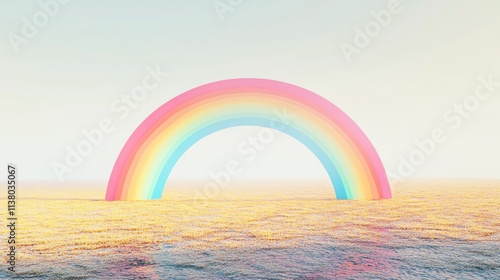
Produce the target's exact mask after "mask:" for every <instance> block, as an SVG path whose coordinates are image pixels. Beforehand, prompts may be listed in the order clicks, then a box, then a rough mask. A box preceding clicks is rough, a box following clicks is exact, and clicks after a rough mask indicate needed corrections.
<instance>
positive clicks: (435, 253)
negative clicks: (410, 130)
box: [0, 181, 500, 279]
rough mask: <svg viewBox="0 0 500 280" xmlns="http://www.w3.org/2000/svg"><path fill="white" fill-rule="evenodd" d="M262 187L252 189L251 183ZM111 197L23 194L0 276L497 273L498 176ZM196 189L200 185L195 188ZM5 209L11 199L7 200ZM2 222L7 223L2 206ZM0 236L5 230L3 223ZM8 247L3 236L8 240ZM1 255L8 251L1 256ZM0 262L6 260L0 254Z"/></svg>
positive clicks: (93, 191)
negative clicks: (362, 193)
mask: <svg viewBox="0 0 500 280" xmlns="http://www.w3.org/2000/svg"><path fill="white" fill-rule="evenodd" d="M257 186H259V187H257ZM196 187H197V185H196V184H194V185H187V184H186V186H185V188H184V187H183V186H182V185H181V184H176V185H175V186H172V187H171V188H168V186H167V188H166V193H165V194H164V198H163V199H162V200H157V201H135V202H123V201H121V202H107V201H104V200H103V197H104V193H105V184H104V185H97V186H96V185H90V184H89V185H88V186H86V185H85V184H82V185H81V186H79V187H78V188H76V189H75V188H70V187H68V188H66V189H53V188H47V187H43V188H42V187H40V186H38V187H33V188H28V187H26V188H25V189H22V188H21V190H20V191H19V193H20V194H19V196H20V197H19V198H18V232H17V234H18V239H17V243H18V244H17V247H16V248H17V254H18V262H17V265H16V268H17V271H18V272H17V274H9V273H7V272H8V271H6V269H5V267H4V269H2V272H0V275H1V276H2V277H3V278H8V277H14V276H16V277H19V278H25V277H26V278H28V277H34V278H47V279H48V278H51V277H52V278H54V279H59V278H70V277H80V279H102V278H104V279H120V278H124V279H140V278H144V279H166V278H177V279H200V278H206V279H236V278H239V279H241V278H246V279H290V278H292V279H332V278H333V279H337V278H338V279H358V278H364V279H366V278H370V277H372V278H388V279H398V278H406V279H408V278H410V279H411V278H422V277H424V278H425V277H431V278H446V277H452V278H462V279H463V278H467V279H475V278H477V279H480V278H486V279H488V278H489V279H492V278H494V277H493V276H498V275H500V264H499V263H500V256H499V255H500V253H499V252H500V234H499V231H500V220H499V217H500V182H486V181H485V182H471V181H463V182H458V181H457V182H424V181H422V182H412V183H405V184H400V185H397V186H395V187H393V196H394V198H393V199H390V200H383V201H339V200H335V197H334V193H333V190H332V189H331V186H329V185H328V184H323V183H297V182H295V183H293V184H292V183H280V184H277V183H276V184H273V185H272V186H269V187H263V185H261V184H255V185H254V186H253V187H249V186H247V187H245V188H243V187H241V186H240V187H235V188H231V187H228V188H226V189H223V190H221V191H220V192H219V193H215V194H212V195H211V196H210V197H209V198H207V199H193V197H194V195H193V193H194V189H195V188H196ZM201 189H202V188H201ZM2 201H3V202H2V205H6V203H4V202H5V197H3V198H2ZM1 213H2V216H1V217H2V219H3V220H4V221H6V218H7V217H6V215H5V211H2V212H1ZM1 233H2V239H3V240H6V236H7V230H2V231H1ZM4 244H5V246H6V245H7V244H6V242H5V243H4ZM5 260H6V258H5ZM3 263H4V266H5V262H3Z"/></svg>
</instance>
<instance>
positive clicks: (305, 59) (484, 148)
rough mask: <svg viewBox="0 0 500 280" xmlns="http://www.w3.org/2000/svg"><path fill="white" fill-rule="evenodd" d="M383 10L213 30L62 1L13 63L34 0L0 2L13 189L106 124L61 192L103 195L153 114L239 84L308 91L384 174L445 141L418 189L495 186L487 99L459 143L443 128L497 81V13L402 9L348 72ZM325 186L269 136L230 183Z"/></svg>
mask: <svg viewBox="0 0 500 280" xmlns="http://www.w3.org/2000/svg"><path fill="white" fill-rule="evenodd" d="M388 2H389V1H305V0H304V1H297V0H286V1H285V0H281V1H263V0H256V1H242V2H241V3H240V4H238V5H236V6H234V7H233V9H232V10H231V11H229V12H226V13H224V15H223V16H224V17H223V19H222V20H221V18H220V17H219V16H218V14H217V11H216V10H215V8H214V1H201V0H199V1H161V2H159V1H142V2H141V4H140V5H138V4H137V2H135V1H106V2H102V1H78V0H75V1H69V3H68V4H65V5H61V7H60V11H59V13H58V14H57V15H55V16H54V17H51V18H50V21H49V22H48V24H47V25H46V26H45V27H43V28H40V30H39V32H38V33H37V34H36V36H35V37H34V38H31V39H29V42H28V43H27V44H23V45H21V46H20V48H19V52H18V53H16V52H15V51H14V49H13V48H12V45H11V43H10V42H9V39H8V34H9V33H11V32H13V33H16V34H20V33H21V28H22V26H23V21H22V18H23V17H26V18H28V19H31V17H32V16H33V14H34V13H36V12H37V11H39V10H40V6H39V5H38V1H22V2H18V1H5V0H2V1H0V34H2V37H1V38H2V39H1V40H0V104H1V105H2V109H1V110H0V131H1V135H2V137H0V152H1V160H0V165H5V164H6V163H7V162H13V163H16V164H17V165H18V166H19V169H20V174H22V178H23V179H24V180H49V181H55V180H57V178H56V175H55V174H54V171H53V169H52V164H53V163H54V162H60V163H64V161H65V156H66V146H70V147H75V146H76V145H77V143H79V141H81V140H84V139H85V137H84V136H83V135H82V132H81V131H82V130H83V129H89V130H90V129H93V128H96V127H98V124H99V122H100V120H102V119H103V118H109V119H111V120H112V121H113V123H114V125H115V129H114V131H113V132H112V133H109V134H107V135H106V136H105V138H104V140H103V142H102V144H100V145H99V146H98V147H96V148H95V149H94V150H93V151H92V153H91V154H90V155H89V156H87V157H86V158H85V159H84V160H83V162H82V163H81V164H80V165H79V166H78V167H76V168H73V171H72V172H71V173H67V174H65V175H64V180H97V181H106V180H107V179H108V177H109V174H110V172H111V169H112V167H113V164H114V162H115V160H116V158H117V156H118V154H119V151H120V149H121V148H122V146H123V145H124V143H125V141H126V140H127V139H128V137H129V136H130V135H131V134H132V132H133V131H134V129H135V128H136V127H137V126H138V125H139V124H140V123H141V122H142V121H143V120H144V119H145V118H146V117H147V116H148V115H149V114H150V113H152V112H153V111H154V110H155V109H156V108H158V107H159V106H161V105H162V104H164V103H165V102H166V101H168V100H169V99H171V98H172V97H174V96H176V95H178V94H181V93H183V92H185V91H187V90H189V89H191V88H193V87H196V86H199V85H202V84H205V83H209V82H212V81H216V80H224V79H230V78H240V77H254V78H267V79H274V80H279V81H283V82H287V83H292V84H295V85H298V86H301V87H304V88H306V89H309V90H311V91H313V92H315V93H317V94H319V95H321V96H323V97H325V98H327V99H328V100H330V101H331V102H332V103H334V104H336V105H337V106H338V107H340V108H341V109H342V110H344V112H346V113H347V114H348V115H349V116H350V117H351V118H353V119H354V120H355V121H356V123H358V125H359V126H360V127H361V128H362V129H363V130H364V131H365V133H366V134H367V136H368V137H369V138H370V140H371V141H372V142H373V144H374V146H375V147H376V149H377V150H378V152H379V154H380V156H381V158H382V161H383V163H384V164H385V166H386V168H387V170H388V171H390V172H393V173H397V168H398V166H399V164H400V159H399V156H404V157H408V154H409V153H410V152H411V151H413V150H415V149H416V146H415V144H414V141H415V140H416V139H423V138H428V137H429V136H430V135H431V133H432V131H433V130H434V129H435V128H438V127H442V128H443V129H444V130H445V131H446V133H447V136H448V140H447V141H446V143H444V144H442V145H440V146H439V147H437V149H436V152H435V153H434V154H433V155H432V156H431V157H429V158H427V159H426V162H425V164H423V165H422V166H420V167H418V168H416V170H415V172H414V173H413V174H412V175H411V177H416V178H476V179H482V178H490V179H495V178H496V179H498V178H500V172H499V166H500V129H498V127H500V111H499V110H498V108H499V106H500V88H497V92H496V93H494V94H493V95H492V96H491V98H489V99H488V100H487V101H484V102H481V104H480V107H479V109H478V110H477V111H475V112H473V113H472V114H471V117H470V118H469V119H467V120H466V121H464V123H463V124H462V125H461V126H460V127H459V128H457V129H456V130H454V129H451V128H450V124H449V123H446V122H445V121H444V120H443V113H444V112H446V111H447V110H448V109H450V108H451V109H452V108H453V105H454V104H455V103H461V102H462V101H463V100H464V98H465V97H467V96H468V95H471V94H473V92H474V89H475V87H476V86H477V85H478V77H480V76H484V77H488V75H492V77H493V79H494V80H495V81H500V69H499V65H500V52H499V51H498V50H499V49H500V33H499V32H498V27H499V26H500V17H498V10H499V8H500V3H499V2H498V1H493V0H492V1H480V2H474V1H456V0H453V1H451V0H450V1H439V2H436V1H405V0H401V1H400V6H401V7H402V10H401V12H400V13H399V14H397V15H393V16H392V21H391V23H390V24H389V25H388V26H387V27H383V28H382V30H381V31H380V33H379V34H378V36H376V37H374V38H372V40H371V42H370V44H369V45H368V46H367V47H366V48H363V49H361V52H360V53H359V54H355V55H353V56H352V61H351V62H350V63H349V62H348V61H347V60H346V57H345V56H344V54H343V53H342V51H341V49H340V47H339V46H340V44H341V43H342V42H346V43H349V44H353V38H354V36H355V34H356V31H355V28H361V29H363V28H364V27H365V25H366V24H367V23H368V22H370V21H372V20H373V18H372V16H371V14H370V12H371V11H375V12H378V11H380V10H382V9H387V3H388ZM148 66H149V67H153V68H154V67H155V66H158V67H160V69H162V71H165V72H169V74H170V75H169V77H168V78H166V79H164V80H163V82H162V83H160V85H159V87H158V88H156V89H155V90H153V91H151V92H150V94H148V96H147V98H145V99H144V101H142V102H140V103H139V104H138V105H137V108H135V109H133V110H130V113H129V114H128V115H127V117H126V118H124V119H123V120H122V119H120V118H119V116H120V114H117V113H114V112H113V111H112V110H111V105H112V104H113V102H115V101H116V100H117V99H119V98H120V97H121V95H122V94H130V90H131V88H133V87H134V86H136V85H138V84H140V83H141V80H142V78H143V77H144V76H145V75H146V73H147V72H146V68H147V67H148ZM257 132H258V128H234V129H230V130H226V131H222V132H219V133H217V134H214V135H212V136H210V137H207V138H206V139H204V140H202V141H201V142H199V143H198V144H196V146H194V147H193V148H192V149H191V150H190V151H189V152H188V153H187V154H186V155H185V156H184V157H183V158H182V159H181V161H180V162H179V163H178V165H177V166H176V169H175V170H174V172H173V173H172V178H177V179H186V178H187V179H192V178H198V179H202V180H209V176H208V174H209V173H210V172H212V171H218V170H220V169H221V168H222V167H223V166H224V164H225V163H226V162H227V161H228V160H231V159H241V156H240V155H239V154H238V152H237V147H238V144H240V143H241V142H242V141H245V139H247V137H249V136H252V135H255V134H256V133H257ZM255 178H259V179H261V178H264V179H266V178H269V179H272V178H277V179H280V178H292V179H294V178H296V179H302V178H303V179H311V178H319V179H326V178H327V174H326V172H325V171H324V170H323V168H322V166H321V164H320V163H319V161H318V160H317V159H316V158H315V157H314V155H313V154H312V153H310V152H309V151H308V150H307V149H306V148H305V147H303V146H302V145H301V144H300V143H298V142H297V141H295V140H293V139H292V138H290V137H288V136H285V135H278V136H277V137H276V139H275V141H273V143H271V144H270V145H268V146H267V147H266V150H265V152H263V153H260V154H259V156H258V157H257V158H256V160H255V162H253V163H252V164H248V165H246V166H245V169H244V172H242V174H241V175H240V176H238V178H236V179H235V180H247V179H248V180H250V179H255Z"/></svg>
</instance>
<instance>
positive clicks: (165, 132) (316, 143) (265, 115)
mask: <svg viewBox="0 0 500 280" xmlns="http://www.w3.org/2000/svg"><path fill="white" fill-rule="evenodd" d="M281 114H288V115H290V116H292V117H291V118H290V119H287V118H283V117H282V116H280V115H281ZM235 126H262V127H268V128H271V129H274V130H278V131H281V132H283V133H286V134H288V135H290V136H292V137H293V138H295V139H297V140H298V141H300V142H301V143H303V144H304V145H305V146H306V147H307V148H309V150H311V152H313V153H314V154H315V155H316V157H317V158H318V159H319V160H320V161H321V163H322V164H323V166H324V167H325V169H326V171H327V173H328V175H329V177H330V179H331V182H332V184H333V187H334V190H335V194H336V197H337V198H338V199H383V198H390V197H391V190H390V187H389V183H388V179H387V175H386V173H385V170H384V167H383V165H382V163H381V161H380V158H379V156H378V154H377V152H376V151H375V149H374V147H373V145H372V144H371V143H370V141H369V140H368V138H367V137H366V135H365V134H364V133H363V132H362V131H361V129H360V128H359V127H358V126H357V125H356V124H355V123H354V121H352V120H351V119H350V118H349V117H348V116H347V115H346V114H345V113H344V112H342V111H341V110H340V109H339V108H338V107H336V106H335V105H333V104H332V103H330V102H329V101H327V100H326V99H324V98H322V97H320V96H319V95H317V94H314V93H312V92H310V91H308V90H305V89H303V88H300V87H297V86H294V85H291V84H287V83H282V82H277V81H272V80H264V79H232V80H225V81H219V82H214V83H210V84H206V85H203V86H200V87H197V88H195V89H192V90H190V91H187V92H185V93H183V94H181V95H179V96H177V97H175V98H173V99H171V100H170V101H168V102H167V103H165V104H164V105H163V106H161V107H160V108H158V109H157V110H156V111H155V112H153V114H151V115H150V116H149V117H148V118H147V119H146V120H145V121H144V122H143V123H142V124H141V125H140V126H139V127H138V128H137V129H136V130H135V132H134V133H133V134H132V136H131V137H130V138H129V140H128V141H127V143H126V144H125V146H124V148H123V149H122V151H121V153H120V155H119V157H118V159H117V161H116V163H115V166H114V168H113V171H112V174H111V177H110V180H109V183H108V189H107V192H106V200H109V201H112V200H146V199H159V198H161V196H162V194H163V189H164V186H165V184H166V181H167V179H168V176H169V175H170V173H171V171H172V169H173V168H174V166H175V164H176V163H177V161H178V160H179V158H180V157H181V156H182V155H183V154H184V153H185V152H186V151H187V150H188V149H189V148H190V147H191V146H192V145H194V144H195V143H196V142H197V141H199V140H201V139H203V138H204V137H206V136H207V135H209V134H211V133H214V132H217V131H220V130H222V129H226V128H230V127H235Z"/></svg>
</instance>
